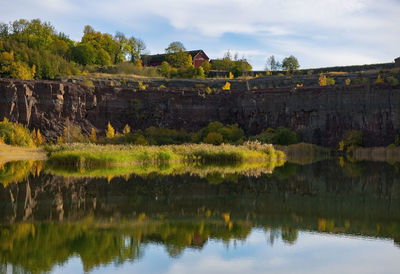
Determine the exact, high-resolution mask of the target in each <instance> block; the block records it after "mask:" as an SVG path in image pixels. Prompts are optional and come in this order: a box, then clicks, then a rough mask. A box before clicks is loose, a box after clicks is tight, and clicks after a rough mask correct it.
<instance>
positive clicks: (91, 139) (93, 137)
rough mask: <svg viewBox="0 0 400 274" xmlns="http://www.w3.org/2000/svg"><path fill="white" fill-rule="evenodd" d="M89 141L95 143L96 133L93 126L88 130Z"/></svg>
mask: <svg viewBox="0 0 400 274" xmlns="http://www.w3.org/2000/svg"><path fill="white" fill-rule="evenodd" d="M89 139H90V141H91V142H92V143H96V142H97V134H96V130H95V129H94V128H92V129H91V131H90V138H89Z"/></svg>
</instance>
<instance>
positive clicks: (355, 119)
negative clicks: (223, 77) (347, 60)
mask: <svg viewBox="0 0 400 274" xmlns="http://www.w3.org/2000/svg"><path fill="white" fill-rule="evenodd" d="M3 117H7V118H8V119H9V120H11V121H17V122H20V123H23V124H25V125H27V126H28V127H29V128H31V129H32V128H38V129H40V130H41V132H42V133H43V134H44V135H45V136H46V137H47V138H50V139H53V140H54V139H55V138H56V137H57V136H59V135H61V134H62V130H63V128H64V126H65V123H66V120H67V119H69V120H70V121H71V122H73V123H74V124H78V125H80V126H81V128H82V129H83V131H84V132H86V133H88V132H89V131H90V129H91V127H94V128H95V129H96V130H97V131H98V132H103V131H104V129H105V127H106V124H107V123H108V122H109V121H110V122H111V124H112V125H113V126H114V127H115V128H116V129H117V130H118V131H122V128H123V127H124V126H125V124H129V125H130V126H131V127H132V128H134V129H137V128H141V129H144V128H147V127H149V126H156V127H167V128H183V129H186V130H188V131H194V130H198V129H199V128H201V127H203V126H205V125H207V124H208V123H209V122H211V121H220V122H222V123H225V124H232V123H238V124H239V125H240V126H241V127H242V128H243V129H244V130H245V131H246V133H248V134H256V133H259V132H260V131H262V130H263V129H266V128H267V127H272V128H276V127H278V126H285V127H288V128H291V129H293V130H295V131H296V132H297V133H298V134H299V135H300V136H301V137H302V140H303V141H305V142H312V143H316V144H320V145H336V144H337V143H338V141H339V140H340V138H341V137H342V135H343V134H344V133H345V132H346V131H348V130H362V131H363V133H364V142H365V144H366V145H369V146H371V145H387V144H389V143H391V142H393V140H394V138H395V135H396V134H400V87H391V86H388V85H385V84H380V85H360V86H332V87H312V88H307V87H304V88H281V89H265V90H257V91H232V92H229V91H220V92H217V93H212V94H209V95H207V94H205V93H204V91H203V90H195V89H157V88H149V89H148V90H144V91H140V90H137V89H135V88H123V87H106V86H98V87H95V88H89V87H85V86H81V85H77V84H72V83H60V82H49V81H17V80H1V81H0V119H3Z"/></svg>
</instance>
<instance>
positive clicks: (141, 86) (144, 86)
mask: <svg viewBox="0 0 400 274" xmlns="http://www.w3.org/2000/svg"><path fill="white" fill-rule="evenodd" d="M148 86H149V85H145V84H143V82H142V81H139V82H138V88H139V89H140V90H146V89H147V87H148Z"/></svg>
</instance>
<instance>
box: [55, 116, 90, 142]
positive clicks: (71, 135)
mask: <svg viewBox="0 0 400 274" xmlns="http://www.w3.org/2000/svg"><path fill="white" fill-rule="evenodd" d="M57 142H58V143H67V144H71V143H86V142H88V137H87V136H85V135H84V134H82V129H81V128H80V126H78V125H74V124H72V123H71V122H70V121H69V119H67V121H66V123H65V126H64V131H63V135H62V136H60V137H59V138H58V139H57Z"/></svg>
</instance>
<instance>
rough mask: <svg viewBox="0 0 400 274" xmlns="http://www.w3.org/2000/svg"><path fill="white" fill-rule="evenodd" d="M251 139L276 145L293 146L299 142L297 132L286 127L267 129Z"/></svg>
mask: <svg viewBox="0 0 400 274" xmlns="http://www.w3.org/2000/svg"><path fill="white" fill-rule="evenodd" d="M251 139H253V140H257V141H259V142H261V143H263V144H274V145H291V144H297V143H298V142H299V138H298V136H297V134H296V132H294V131H292V130H290V129H288V128H285V127H278V128H277V129H276V130H274V129H272V128H267V129H266V130H265V131H263V132H262V133H260V134H259V135H256V136H254V137H252V138H251Z"/></svg>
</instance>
